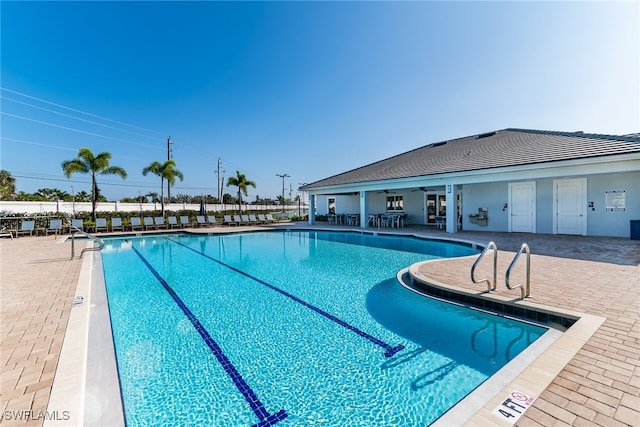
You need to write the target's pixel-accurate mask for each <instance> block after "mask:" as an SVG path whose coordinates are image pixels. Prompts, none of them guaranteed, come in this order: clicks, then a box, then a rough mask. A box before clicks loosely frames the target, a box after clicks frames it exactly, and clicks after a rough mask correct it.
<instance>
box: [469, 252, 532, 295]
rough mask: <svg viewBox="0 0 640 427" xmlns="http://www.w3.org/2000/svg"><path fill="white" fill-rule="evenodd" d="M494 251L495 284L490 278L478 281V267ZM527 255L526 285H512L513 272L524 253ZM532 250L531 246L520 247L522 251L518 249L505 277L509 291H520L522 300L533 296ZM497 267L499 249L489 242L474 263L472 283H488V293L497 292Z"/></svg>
mask: <svg viewBox="0 0 640 427" xmlns="http://www.w3.org/2000/svg"><path fill="white" fill-rule="evenodd" d="M491 250H492V251H493V284H492V282H491V280H490V279H488V278H484V279H476V278H475V271H476V267H478V264H480V261H481V260H482V258H484V256H485V255H486V254H487V252H489V251H491ZM523 252H524V253H525V254H526V258H525V260H526V261H525V262H526V264H525V273H526V279H525V283H524V285H523V284H522V283H518V284H517V285H512V284H511V282H510V281H509V278H510V276H511V272H512V271H513V268H514V267H515V266H516V264H517V263H518V260H519V259H520V255H522V253H523ZM530 261H531V250H530V249H529V245H527V244H526V243H523V244H522V245H521V246H520V249H518V252H517V253H516V255H515V256H514V257H513V261H511V264H509V267H508V268H507V271H506V273H505V276H504V282H505V285H506V286H507V288H508V289H509V290H514V289H518V288H519V289H520V299H525V298H527V297H529V296H531V264H530ZM497 265H498V247H497V246H496V244H495V242H489V244H487V246H486V247H485V248H484V250H483V251H482V252H481V253H480V255H478V258H477V259H476V261H475V262H474V263H473V265H472V266H471V274H470V276H471V281H472V282H473V283H475V284H480V283H486V284H487V292H491V291H495V290H496V284H497V269H498V268H497Z"/></svg>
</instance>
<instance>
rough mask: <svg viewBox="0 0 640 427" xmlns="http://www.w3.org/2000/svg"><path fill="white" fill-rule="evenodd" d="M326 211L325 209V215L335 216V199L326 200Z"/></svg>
mask: <svg viewBox="0 0 640 427" xmlns="http://www.w3.org/2000/svg"><path fill="white" fill-rule="evenodd" d="M328 203H329V205H328V209H327V213H328V214H329V215H335V214H336V199H334V198H331V199H329V200H328Z"/></svg>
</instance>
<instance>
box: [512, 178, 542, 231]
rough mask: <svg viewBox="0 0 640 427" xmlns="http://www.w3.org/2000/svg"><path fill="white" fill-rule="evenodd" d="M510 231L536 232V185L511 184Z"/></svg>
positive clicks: (525, 183) (530, 183) (532, 183)
mask: <svg viewBox="0 0 640 427" xmlns="http://www.w3.org/2000/svg"><path fill="white" fill-rule="evenodd" d="M508 203H509V205H508V206H509V231H510V232H516V233H535V232H536V183H535V182H516V183H511V184H509V202H508Z"/></svg>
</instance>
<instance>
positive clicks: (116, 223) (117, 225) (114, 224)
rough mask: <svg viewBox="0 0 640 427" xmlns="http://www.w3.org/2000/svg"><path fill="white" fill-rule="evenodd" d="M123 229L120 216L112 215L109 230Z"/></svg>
mask: <svg viewBox="0 0 640 427" xmlns="http://www.w3.org/2000/svg"><path fill="white" fill-rule="evenodd" d="M116 230H119V231H124V227H123V225H122V218H120V217H113V218H111V231H116Z"/></svg>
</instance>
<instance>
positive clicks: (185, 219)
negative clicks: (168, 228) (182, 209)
mask: <svg viewBox="0 0 640 427" xmlns="http://www.w3.org/2000/svg"><path fill="white" fill-rule="evenodd" d="M180 227H182V228H186V227H191V221H189V217H188V216H187V215H183V216H181V217H180Z"/></svg>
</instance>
